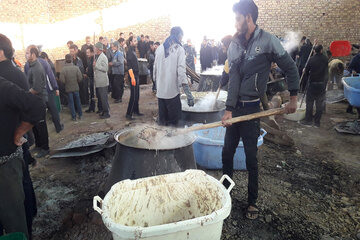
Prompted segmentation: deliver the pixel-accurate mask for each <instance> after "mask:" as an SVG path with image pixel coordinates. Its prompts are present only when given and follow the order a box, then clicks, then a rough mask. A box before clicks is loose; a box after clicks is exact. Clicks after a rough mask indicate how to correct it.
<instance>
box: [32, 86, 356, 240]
mask: <svg viewBox="0 0 360 240" xmlns="http://www.w3.org/2000/svg"><path fill="white" fill-rule="evenodd" d="M128 98H129V90H128V89H127V90H126V91H125V96H124V98H123V100H124V101H123V103H118V104H115V103H113V100H110V103H111V104H110V105H111V118H110V119H107V120H101V119H99V117H98V116H97V115H96V114H95V113H91V114H87V113H84V117H83V120H81V121H79V122H73V121H71V117H70V113H69V111H68V109H66V108H65V109H64V110H63V111H62V114H61V119H62V121H63V123H64V124H65V129H64V131H62V132H61V133H60V134H56V132H55V129H54V126H53V125H52V122H48V128H49V135H50V147H51V149H52V150H53V149H56V148H58V147H62V146H63V145H65V144H66V143H68V142H70V141H72V140H75V139H77V138H79V137H81V136H85V135H87V134H90V133H95V132H103V131H110V130H120V129H122V128H124V127H127V126H129V124H130V123H129V122H127V121H126V120H125V112H126V107H127V103H128ZM345 109H346V104H345V103H338V104H334V105H328V106H327V112H326V114H324V116H323V119H322V125H321V128H319V129H316V128H314V127H304V126H302V125H300V124H299V123H296V122H291V121H288V120H284V119H282V117H279V118H278V122H279V123H280V124H281V126H282V128H283V129H284V130H285V131H286V132H287V133H288V134H289V136H291V137H292V138H293V139H294V140H295V146H294V147H292V148H289V147H282V146H278V145H275V144H273V143H270V142H266V141H265V143H264V145H263V146H262V147H261V148H260V151H259V168H260V169H259V171H260V172H259V200H258V207H259V208H260V210H261V215H260V217H259V219H258V220H255V221H250V220H246V219H245V218H244V209H245V207H246V199H247V173H246V172H241V171H237V172H236V173H235V175H234V181H235V183H236V186H235V188H234V189H233V190H232V193H231V196H232V211H231V214H230V216H229V217H228V218H227V219H226V220H225V221H224V226H223V234H222V239H323V240H325V239H326V240H330V239H360V236H356V235H357V234H358V235H360V234H359V232H360V174H359V172H360V147H359V145H360V137H359V136H351V135H343V134H338V133H337V132H336V131H335V130H334V129H333V127H334V122H333V121H332V120H331V119H332V118H347V119H355V115H350V114H346V113H345ZM83 110H85V109H83ZM140 111H141V112H142V113H144V114H145V115H144V116H143V117H140V118H137V119H136V120H135V121H133V123H131V124H130V125H132V124H134V123H154V122H155V119H156V114H157V100H156V98H155V96H154V95H153V93H152V92H151V86H150V85H144V86H142V87H141V97H140ZM113 153H114V149H107V150H106V151H103V152H101V153H97V154H93V155H90V156H88V157H83V158H67V159H49V158H45V159H40V160H38V163H37V165H36V166H35V167H32V168H31V175H32V178H33V182H34V187H35V192H36V195H37V200H38V216H37V217H36V218H35V222H34V226H33V230H34V239H35V240H45V239H51V240H60V239H71V240H90V239H97V240H102V239H104V240H105V239H111V233H110V232H109V231H108V230H107V229H106V227H105V226H104V225H103V223H102V219H101V217H100V215H99V214H98V213H97V212H94V210H93V209H92V199H93V197H94V196H96V195H97V194H98V193H99V189H100V188H101V186H102V185H103V184H104V182H105V181H106V178H107V176H108V174H109V172H110V168H111V159H112V155H113ZM207 172H208V173H209V174H211V175H213V176H215V177H217V178H220V177H221V174H222V172H221V171H220V170H219V171H207ZM357 237H358V238H357Z"/></svg>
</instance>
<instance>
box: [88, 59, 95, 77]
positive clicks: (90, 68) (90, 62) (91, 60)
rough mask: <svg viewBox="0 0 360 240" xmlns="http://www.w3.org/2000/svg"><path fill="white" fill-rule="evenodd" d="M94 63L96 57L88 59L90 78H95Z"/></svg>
mask: <svg viewBox="0 0 360 240" xmlns="http://www.w3.org/2000/svg"><path fill="white" fill-rule="evenodd" d="M93 63H94V57H90V58H87V66H88V67H87V69H86V75H87V76H88V77H89V78H94V67H93Z"/></svg>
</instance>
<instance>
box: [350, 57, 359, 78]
mask: <svg viewBox="0 0 360 240" xmlns="http://www.w3.org/2000/svg"><path fill="white" fill-rule="evenodd" d="M349 70H350V71H355V72H357V73H360V53H359V54H357V55H356V56H355V57H354V58H353V59H352V60H351V62H350V65H349Z"/></svg>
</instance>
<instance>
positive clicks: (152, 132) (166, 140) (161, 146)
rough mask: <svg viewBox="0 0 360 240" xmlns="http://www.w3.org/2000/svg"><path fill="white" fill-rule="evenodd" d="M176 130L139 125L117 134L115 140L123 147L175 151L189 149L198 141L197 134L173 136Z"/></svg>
mask: <svg viewBox="0 0 360 240" xmlns="http://www.w3.org/2000/svg"><path fill="white" fill-rule="evenodd" d="M175 131H176V129H175V128H169V127H162V126H156V125H154V126H151V125H145V124H141V125H137V126H135V127H132V128H127V129H124V130H122V131H119V132H117V133H116V134H115V140H116V141H117V142H118V143H120V144H121V145H124V146H127V147H132V148H138V149H147V150H173V149H178V148H183V147H187V146H189V145H191V144H193V142H194V141H195V139H196V136H195V134H193V133H187V134H185V135H179V134H171V133H172V132H175Z"/></svg>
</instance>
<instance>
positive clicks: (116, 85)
mask: <svg viewBox="0 0 360 240" xmlns="http://www.w3.org/2000/svg"><path fill="white" fill-rule="evenodd" d="M112 48H113V51H114V56H113V57H112V61H111V62H110V63H109V66H111V67H112V74H113V77H114V80H113V86H112V95H113V98H114V99H115V103H120V102H122V96H123V94H124V54H123V53H122V52H121V51H120V49H119V48H120V43H119V42H118V41H115V42H114V43H113V46H112Z"/></svg>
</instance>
